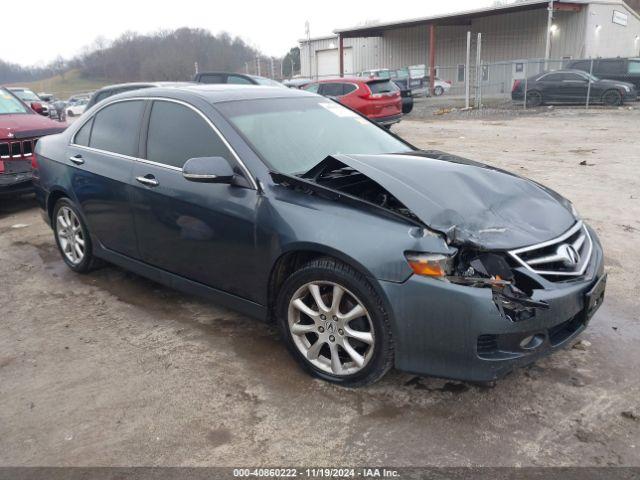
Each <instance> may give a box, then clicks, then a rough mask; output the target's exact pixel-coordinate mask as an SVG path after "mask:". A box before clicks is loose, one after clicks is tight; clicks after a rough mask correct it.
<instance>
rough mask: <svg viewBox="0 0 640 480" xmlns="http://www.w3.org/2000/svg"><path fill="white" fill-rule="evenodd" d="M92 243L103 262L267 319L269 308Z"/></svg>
mask: <svg viewBox="0 0 640 480" xmlns="http://www.w3.org/2000/svg"><path fill="white" fill-rule="evenodd" d="M92 240H93V245H94V252H93V253H94V255H95V256H96V257H98V258H101V259H102V260H105V261H107V262H109V263H113V264H114V265H117V266H119V267H122V268H124V269H125V270H129V271H131V272H133V273H136V274H138V275H140V276H141V277H145V278H148V279H149V280H153V281H154V282H158V283H161V284H162V285H165V286H167V287H169V288H173V289H175V290H180V291H182V292H184V293H188V294H192V295H198V296H200V297H203V298H206V299H208V300H211V301H213V302H214V303H217V304H219V305H221V306H223V307H226V308H229V309H230V310H235V311H237V312H239V313H242V314H244V315H247V316H249V317H253V318H257V319H258V320H262V321H266V320H267V308H266V307H265V306H263V305H260V304H257V303H254V302H251V301H249V300H246V299H244V298H241V297H238V296H236V295H232V294H230V293H227V292H223V291H221V290H217V289H215V288H212V287H209V286H207V285H204V284H202V283H199V282H194V281H193V280H189V279H187V278H184V277H181V276H179V275H176V274H173V273H170V272H167V271H166V270H162V269H159V268H156V267H153V266H151V265H147V264H146V263H144V262H141V261H139V260H134V259H133V258H130V257H127V256H125V255H122V254H120V253H116V252H114V251H112V250H109V249H108V248H105V247H104V246H102V245H101V244H100V243H99V242H97V241H96V240H95V239H92Z"/></svg>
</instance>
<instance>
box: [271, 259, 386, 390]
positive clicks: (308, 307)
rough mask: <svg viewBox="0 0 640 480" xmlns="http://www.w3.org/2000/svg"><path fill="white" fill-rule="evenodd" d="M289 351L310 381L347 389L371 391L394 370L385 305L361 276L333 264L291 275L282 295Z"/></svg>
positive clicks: (281, 309)
mask: <svg viewBox="0 0 640 480" xmlns="http://www.w3.org/2000/svg"><path fill="white" fill-rule="evenodd" d="M277 316H278V323H279V326H280V330H281V332H282V335H283V337H284V339H285V342H286V344H287V347H288V348H289V350H290V351H291V353H292V354H293V356H294V357H295V358H296V359H297V360H298V362H299V363H300V364H301V365H302V366H303V367H304V368H305V369H306V370H307V371H309V372H310V373H311V374H312V375H314V376H316V377H318V378H321V379H323V380H327V381H329V382H333V383H337V384H340V385H344V386H349V387H359V386H364V385H369V384H371V383H374V382H375V381H377V380H378V379H380V378H381V377H382V376H383V375H384V374H385V373H386V372H387V371H388V370H389V368H391V366H392V365H393V342H392V338H391V328H390V326H389V321H388V317H387V314H386V312H385V311H384V308H383V307H382V303H381V301H380V299H379V297H378V296H377V294H376V293H375V291H374V290H373V287H371V285H370V284H369V282H368V281H367V280H366V279H365V278H364V277H363V276H362V275H361V274H359V273H358V272H356V271H355V270H353V269H352V268H351V267H349V266H348V265H345V264H343V263H341V262H338V261H337V260H334V259H332V258H324V259H318V260H314V261H312V262H310V263H308V264H307V265H305V266H303V267H302V268H301V269H300V270H298V271H297V272H295V273H293V274H292V275H291V276H290V277H289V278H288V279H287V280H286V281H285V283H284V285H283V287H282V288H281V290H280V292H279V295H278V303H277Z"/></svg>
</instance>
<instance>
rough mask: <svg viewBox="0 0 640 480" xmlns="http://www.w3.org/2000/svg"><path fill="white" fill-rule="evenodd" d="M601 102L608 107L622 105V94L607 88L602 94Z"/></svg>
mask: <svg viewBox="0 0 640 480" xmlns="http://www.w3.org/2000/svg"><path fill="white" fill-rule="evenodd" d="M602 103H604V104H605V105H608V106H610V107H617V106H620V105H622V95H620V92H618V91H617V90H607V91H606V92H604V94H603V95H602Z"/></svg>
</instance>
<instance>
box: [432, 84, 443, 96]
mask: <svg viewBox="0 0 640 480" xmlns="http://www.w3.org/2000/svg"><path fill="white" fill-rule="evenodd" d="M433 93H434V94H435V95H436V97H439V96H440V95H442V94H443V93H444V88H442V87H440V86H437V87H436V88H435V89H434V91H433Z"/></svg>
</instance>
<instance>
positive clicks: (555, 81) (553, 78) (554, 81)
mask: <svg viewBox="0 0 640 480" xmlns="http://www.w3.org/2000/svg"><path fill="white" fill-rule="evenodd" d="M563 80H564V75H563V74H562V73H548V74H546V75H543V76H542V77H539V78H538V80H537V81H536V88H537V89H538V90H540V91H541V92H542V96H543V98H544V101H545V102H547V101H548V102H558V101H559V102H566V101H567V100H566V99H563V98H564V97H563V90H562V89H563V87H564V83H563ZM529 88H531V87H529Z"/></svg>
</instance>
